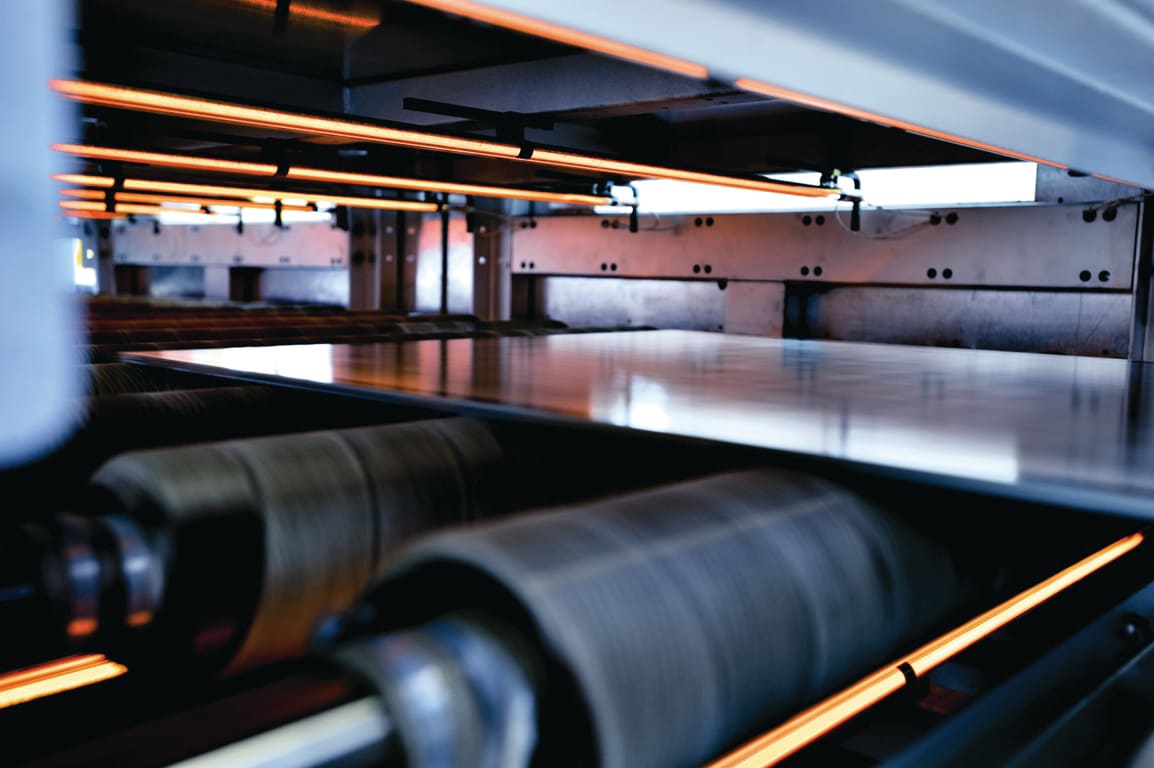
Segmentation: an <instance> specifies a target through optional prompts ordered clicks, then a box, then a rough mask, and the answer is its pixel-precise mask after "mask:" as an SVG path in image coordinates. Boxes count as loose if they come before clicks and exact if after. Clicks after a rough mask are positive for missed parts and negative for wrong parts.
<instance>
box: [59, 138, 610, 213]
mask: <svg viewBox="0 0 1154 768" xmlns="http://www.w3.org/2000/svg"><path fill="white" fill-rule="evenodd" d="M52 148H53V149H55V150H56V151H58V152H64V153H65V154H69V155H73V156H75V157H86V158H91V159H93V160H116V161H119V162H125V163H140V164H142V165H154V166H161V167H166V168H192V169H195V170H201V171H219V172H222V173H243V174H248V175H253V176H275V175H276V173H277V167H276V166H275V165H267V164H264V163H242V162H235V161H232V160H217V159H215V158H211V157H194V156H191V155H174V154H168V153H165V152H141V151H138V150H133V149H115V148H112V147H95V146H90V145H85V144H53V145H52ZM285 177H286V178H289V179H300V180H307V181H323V182H333V183H337V184H359V185H363V186H369V187H386V188H392V189H410V190H415V191H418V192H444V193H447V194H457V195H473V196H476V197H497V198H507V199H511V200H532V201H534V202H542V203H564V204H568V205H610V204H612V203H613V198H611V197H607V196H604V195H584V194H576V193H566V192H543V191H540V190H535V189H517V188H513V187H494V186H490V185H487V184H460V183H456V182H449V181H431V180H428V179H411V178H404V177H400V176H378V175H373V174H364V173H344V172H341V171H326V170H322V169H319V168H296V167H289V168H288V169H287V172H286V173H285Z"/></svg>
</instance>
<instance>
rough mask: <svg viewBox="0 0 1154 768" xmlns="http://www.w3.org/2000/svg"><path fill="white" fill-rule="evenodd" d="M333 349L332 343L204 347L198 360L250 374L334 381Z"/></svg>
mask: <svg viewBox="0 0 1154 768" xmlns="http://www.w3.org/2000/svg"><path fill="white" fill-rule="evenodd" d="M332 350H333V346H332V344H301V345H296V346H283V347H281V346H278V347H230V348H226V349H211V350H200V351H201V352H204V353H205V354H204V355H202V356H200V358H199V359H198V360H197V362H199V363H203V364H205V365H219V366H224V367H226V368H231V369H234V370H238V371H248V372H250V373H263V374H268V375H270V376H286V377H289V378H294V379H304V380H306V381H317V382H322V383H331V382H332V380H333V359H332V355H333V352H332Z"/></svg>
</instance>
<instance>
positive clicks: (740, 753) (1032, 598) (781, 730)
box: [708, 533, 1145, 768]
mask: <svg viewBox="0 0 1154 768" xmlns="http://www.w3.org/2000/svg"><path fill="white" fill-rule="evenodd" d="M1144 539H1145V535H1144V534H1143V533H1135V534H1132V535H1130V536H1127V537H1126V538H1124V539H1120V540H1118V541H1116V542H1114V543H1113V544H1111V545H1109V546H1108V547H1105V548H1104V549H1101V550H1099V551H1097V552H1095V553H1094V554H1092V555H1090V556H1089V557H1087V558H1085V559H1083V560H1080V561H1078V562H1077V563H1075V564H1074V565H1071V566H1070V567H1069V568H1066V569H1065V570H1062V571H1059V572H1058V573H1056V574H1054V575H1053V576H1051V577H1050V578H1048V579H1046V580H1045V581H1042V582H1040V583H1038V584H1035V585H1034V586H1033V587H1030V588H1029V589H1027V590H1025V591H1024V592H1021V593H1019V594H1017V595H1015V596H1014V597H1012V598H1010V599H1009V600H1006V601H1005V602H1003V603H1002V604H1000V605H998V606H996V607H995V608H991V609H990V610H988V611H986V612H985V613H983V614H981V615H979V616H978V617H977V618H974V619H971V620H970V621H968V622H966V623H965V624H963V625H962V626H960V627H958V628H957V629H954V630H952V631H950V632H947V633H946V634H944V635H942V636H941V637H939V638H938V639H937V640H934V641H932V642H930V643H927V644H926V645H923V646H922V647H921V648H919V649H917V650H916V651H914V652H913V653H911V654H909V655H907V656H905V657H903V658H901V659H898V660H897V661H894V662H892V663H891V664H888V665H887V666H886V667H884V668H882V669H880V670H878V671H877V672H874V673H873V674H872V675H870V676H868V677H866V678H864V679H862V680H860V681H859V682H857V683H855V684H854V685H852V686H850V687H849V688H846V689H845V690H844V691H842V692H840V693H838V694H835V695H834V696H831V697H830V698H828V699H826V700H825V701H823V702H821V703H820V704H817V705H816V706H813V707H811V708H809V709H807V710H805V711H804V712H802V713H801V714H799V715H797V716H796V717H794V718H792V719H790V720H788V721H787V722H785V723H784V724H782V725H780V726H778V727H777V728H774V729H773V730H771V731H769V732H768V733H766V734H764V735H763V736H761V737H759V738H757V739H755V740H753V741H751V742H749V743H748V744H746V745H745V746H743V747H741V748H739V749H737V750H735V751H734V752H731V753H730V754H728V755H726V756H725V757H723V758H721V759H720V760H717V761H715V762H713V763H711V764H710V765H709V766H708V768H764V766H769V765H776V764H777V763H778V762H780V761H782V760H784V759H785V758H787V757H789V756H790V755H792V754H793V753H795V752H797V751H798V750H800V749H801V748H802V747H805V746H806V745H808V744H811V743H812V742H814V741H816V740H817V739H818V738H820V737H821V736H824V735H825V734H827V733H829V732H830V731H832V730H833V729H834V728H836V727H838V726H839V725H841V724H842V723H844V722H846V721H847V720H849V719H850V718H852V717H854V716H855V715H858V714H860V713H861V712H864V711H865V710H867V709H869V708H870V707H872V706H873V705H874V704H876V703H878V702H879V701H881V700H882V699H884V698H886V697H887V696H889V695H890V694H892V693H894V692H895V691H898V690H900V689H901V688H903V687H904V686H905V685H907V684H908V683H909V682H911V681H913V680H915V679H917V678H918V677H920V676H922V675H924V674H925V673H927V672H929V671H930V670H931V669H934V668H935V667H937V666H939V665H940V664H942V663H944V662H945V661H947V660H949V659H950V658H952V657H953V656H955V655H957V654H958V653H960V652H961V651H963V650H965V649H966V648H969V647H970V646H971V645H973V644H974V643H976V642H978V641H979V640H981V639H982V638H985V637H987V636H989V635H990V634H992V633H993V632H995V631H997V630H998V629H1000V628H1002V627H1004V626H1005V625H1006V624H1009V623H1010V622H1011V621H1013V620H1014V619H1017V618H1019V617H1020V616H1022V615H1023V614H1025V613H1027V612H1028V611H1031V610H1033V609H1034V608H1036V607H1038V606H1039V605H1041V604H1042V603H1044V602H1046V601H1047V600H1049V599H1050V598H1051V597H1054V596H1055V595H1057V594H1058V593H1060V592H1062V591H1063V590H1065V589H1066V588H1068V587H1070V586H1073V585H1074V584H1075V583H1077V582H1078V581H1081V580H1082V579H1084V578H1085V577H1087V576H1089V575H1090V574H1092V573H1094V572H1095V571H1097V570H1099V569H1101V568H1103V567H1105V566H1107V565H1109V564H1110V563H1112V562H1114V561H1115V560H1117V559H1118V558H1119V557H1121V556H1122V555H1125V554H1126V553H1128V552H1130V551H1132V550H1134V549H1135V548H1136V547H1137V546H1138V545H1139V544H1141V543H1142V542H1143V541H1144Z"/></svg>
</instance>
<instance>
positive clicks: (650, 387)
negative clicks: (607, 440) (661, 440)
mask: <svg viewBox="0 0 1154 768" xmlns="http://www.w3.org/2000/svg"><path fill="white" fill-rule="evenodd" d="M623 384H624V383H623ZM622 389H623V390H624V391H621V390H615V391H614V397H613V398H612V400H611V402H610V403H608V408H609V421H610V422H611V423H613V424H616V425H618V426H622V427H634V428H636V429H649V430H654V431H658V432H660V431H665V430H667V429H669V413H668V411H667V410H666V403H667V402H668V396H667V395H666V393H665V387H663V386H662V385H661V384H659V383H657V382H656V381H653V380H651V379H647V378H645V377H644V376H634V377H631V378H630V379H629V382H628V384H627V385H625V386H623V387H622Z"/></svg>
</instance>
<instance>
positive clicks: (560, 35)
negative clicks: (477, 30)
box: [409, 0, 709, 80]
mask: <svg viewBox="0 0 1154 768" xmlns="http://www.w3.org/2000/svg"><path fill="white" fill-rule="evenodd" d="M409 2H411V3H413V4H415V5H423V6H425V7H427V8H435V9H437V10H438V11H444V12H445V13H454V14H457V15H458V16H465V17H467V18H470V19H476V20H477V21H483V22H485V23H486V24H493V25H495V26H498V27H505V28H506V29H512V30H515V31H517V32H524V33H525V34H528V35H534V36H536V37H543V38H545V39H546V40H552V41H554V42H557V43H563V44H565V45H572V46H575V47H577V48H587V49H589V50H591V51H597V52H598V53H604V54H606V55H608V56H614V57H616V58H619V59H627V60H628V61H634V62H637V63H638V64H644V65H646V66H650V67H656V68H657V69H664V70H668V71H669V72H676V73H677V74H679V75H685V76H686V77H696V78H698V79H701V80H704V79H705V78H707V77H709V70H707V69H706V68H705V67H703V66H701V65H700V64H694V63H693V62H691V61H685V60H684V59H679V58H676V57H674V56H666V55H665V54H663V53H656V52H654V51H648V50H646V49H644V48H638V47H637V46H633V45H627V44H625V43H619V42H617V41H615V40H608V39H606V38H604V37H598V36H597V35H591V34H589V33H587V32H581V31H579V30H576V29H569V28H567V27H563V26H561V25H559V24H551V23H549V22H547V21H541V20H539V19H534V18H531V17H529V16H523V15H521V14H519V13H513V12H512V11H505V10H502V9H500V8H493V7H491V6H488V5H485V4H483V3H477V2H473V1H472V0H409Z"/></svg>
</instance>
